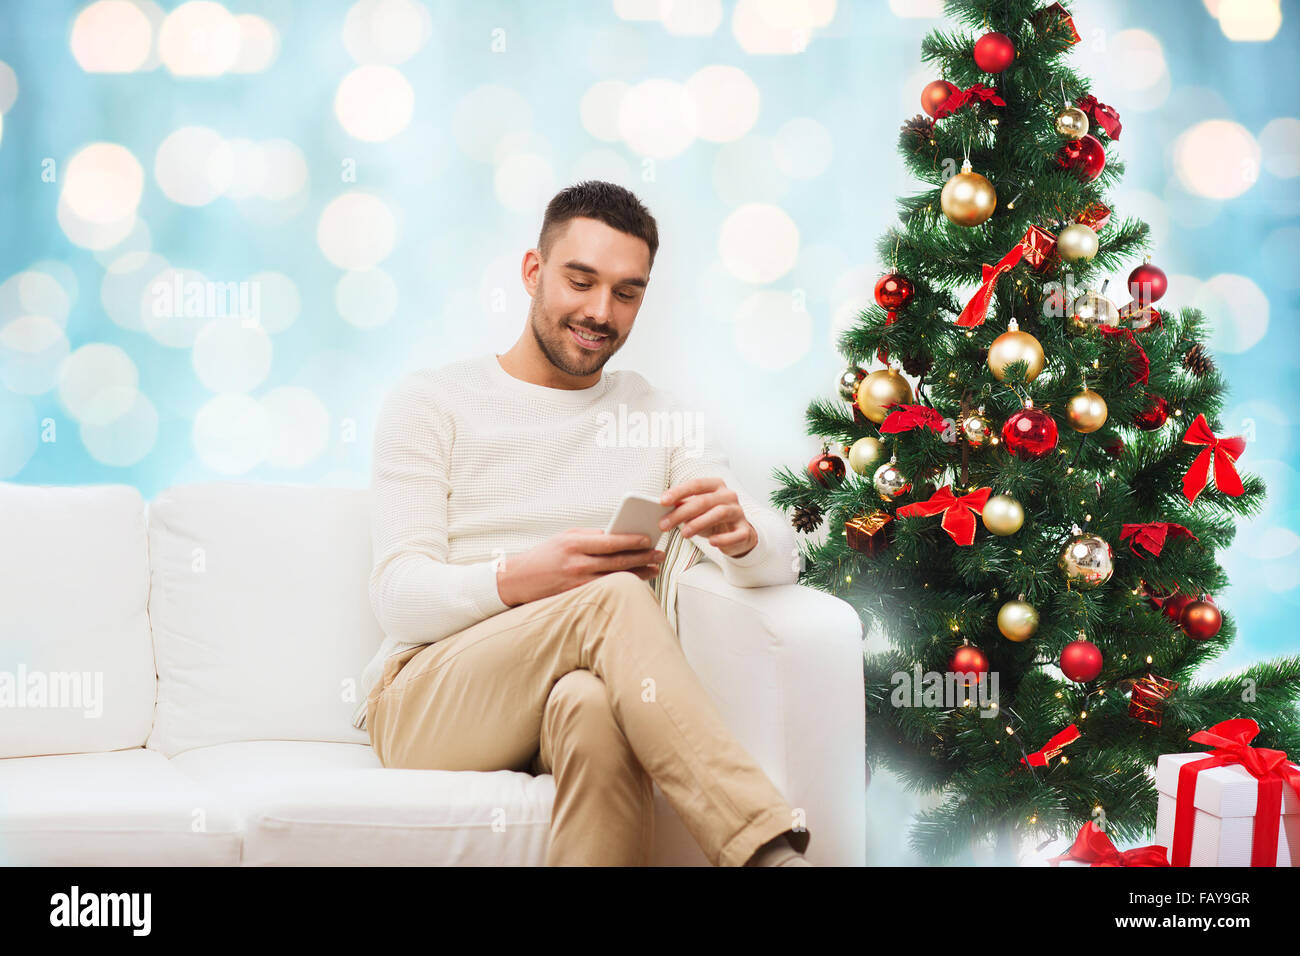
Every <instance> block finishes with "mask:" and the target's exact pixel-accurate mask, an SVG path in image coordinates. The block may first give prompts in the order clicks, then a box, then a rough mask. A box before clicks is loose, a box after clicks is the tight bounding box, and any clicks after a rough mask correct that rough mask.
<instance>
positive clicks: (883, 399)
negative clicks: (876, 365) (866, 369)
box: [858, 368, 912, 425]
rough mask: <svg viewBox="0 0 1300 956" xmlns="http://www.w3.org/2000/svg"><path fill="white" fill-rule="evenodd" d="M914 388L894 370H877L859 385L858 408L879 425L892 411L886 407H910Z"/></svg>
mask: <svg viewBox="0 0 1300 956" xmlns="http://www.w3.org/2000/svg"><path fill="white" fill-rule="evenodd" d="M911 403H912V386H910V385H908V384H907V379H905V378H903V376H901V375H899V374H898V373H897V372H895V371H894V370H893V369H892V368H882V369H877V370H876V371H874V372H872V373H871V374H870V375H868V376H867V377H866V378H864V379H863V380H862V381H861V382H859V383H858V408H859V409H861V411H862V414H863V415H866V416H867V418H869V419H871V420H872V421H873V422H875V423H876V424H877V425H879V424H880V423H881V422H883V421H884V420H885V416H886V415H888V414H889V412H890V409H888V408H886V407H885V406H886V405H910V404H911Z"/></svg>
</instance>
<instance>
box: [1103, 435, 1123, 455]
mask: <svg viewBox="0 0 1300 956" xmlns="http://www.w3.org/2000/svg"><path fill="white" fill-rule="evenodd" d="M1102 450H1103V451H1104V452H1106V454H1108V455H1110V457H1111V458H1122V457H1124V439H1122V438H1115V439H1113V440H1111V441H1109V442H1107V443H1106V446H1105V447H1104V448H1103V449H1102Z"/></svg>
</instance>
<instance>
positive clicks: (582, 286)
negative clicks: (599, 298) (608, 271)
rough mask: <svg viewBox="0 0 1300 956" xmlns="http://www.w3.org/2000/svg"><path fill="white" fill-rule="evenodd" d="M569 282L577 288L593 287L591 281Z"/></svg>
mask: <svg viewBox="0 0 1300 956" xmlns="http://www.w3.org/2000/svg"><path fill="white" fill-rule="evenodd" d="M569 284H570V285H572V286H573V287H574V288H575V289H590V288H591V283H582V282H571V283H569Z"/></svg>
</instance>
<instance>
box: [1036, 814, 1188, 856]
mask: <svg viewBox="0 0 1300 956" xmlns="http://www.w3.org/2000/svg"><path fill="white" fill-rule="evenodd" d="M1062 860H1073V861H1074V862H1076V863H1087V864H1090V865H1091V866H1168V865H1169V857H1168V855H1167V853H1166V851H1165V848H1164V847H1162V846H1160V845H1159V844H1156V845H1154V846H1140V847H1137V848H1136V849H1133V850H1124V851H1123V852H1120V851H1119V850H1117V849H1115V844H1114V843H1111V842H1110V837H1108V836H1107V835H1106V831H1105V830H1103V829H1102V828H1101V827H1099V826H1097V824H1096V823H1094V822H1093V821H1092V820H1089V821H1088V822H1087V823H1085V824H1084V825H1083V826H1082V827H1081V828H1080V829H1079V835H1078V836H1076V837H1075V838H1074V845H1073V846H1071V847H1070V849H1069V851H1068V852H1066V853H1062V854H1061V855H1060V856H1058V857H1055V858H1054V859H1052V860H1049V861H1048V862H1049V863H1050V864H1051V865H1052V866H1056V865H1058V864H1059V863H1060V862H1061V861H1062Z"/></svg>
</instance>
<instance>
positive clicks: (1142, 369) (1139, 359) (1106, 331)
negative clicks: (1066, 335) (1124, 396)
mask: <svg viewBox="0 0 1300 956" xmlns="http://www.w3.org/2000/svg"><path fill="white" fill-rule="evenodd" d="M1097 331H1098V332H1100V333H1101V334H1102V336H1103V337H1104V336H1111V337H1118V338H1121V339H1124V340H1125V341H1127V342H1128V344H1129V345H1131V346H1133V348H1135V349H1136V350H1137V351H1136V352H1135V353H1134V355H1133V359H1132V362H1131V364H1132V366H1133V379H1132V381H1130V382H1129V384H1130V385H1145V384H1146V383H1147V382H1149V381H1150V380H1151V359H1150V358H1148V357H1147V350H1146V349H1144V348H1143V347H1142V346H1141V345H1140V344H1139V343H1138V340H1137V336H1136V335H1134V334H1133V330H1132V329H1115V328H1111V327H1110V326H1109V325H1101V326H1098V327H1097Z"/></svg>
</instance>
